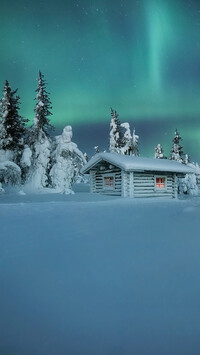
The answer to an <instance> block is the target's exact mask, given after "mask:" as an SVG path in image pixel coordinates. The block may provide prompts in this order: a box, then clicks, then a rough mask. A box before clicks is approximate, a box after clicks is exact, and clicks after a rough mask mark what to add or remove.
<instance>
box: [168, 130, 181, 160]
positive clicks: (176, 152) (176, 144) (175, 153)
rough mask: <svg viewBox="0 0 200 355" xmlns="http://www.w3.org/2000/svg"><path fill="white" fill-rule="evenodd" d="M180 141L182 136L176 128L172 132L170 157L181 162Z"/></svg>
mask: <svg viewBox="0 0 200 355" xmlns="http://www.w3.org/2000/svg"><path fill="white" fill-rule="evenodd" d="M180 141H182V138H181V136H180V135H179V133H178V131H177V129H176V130H175V133H174V138H173V145H172V150H171V154H170V159H171V160H175V161H178V162H180V163H183V150H182V148H183V147H182V146H181V145H180Z"/></svg>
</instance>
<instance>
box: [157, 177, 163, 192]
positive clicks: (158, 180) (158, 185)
mask: <svg viewBox="0 0 200 355" xmlns="http://www.w3.org/2000/svg"><path fill="white" fill-rule="evenodd" d="M156 187H157V188H160V189H164V188H165V178H164V177H160V178H158V177H157V178H156Z"/></svg>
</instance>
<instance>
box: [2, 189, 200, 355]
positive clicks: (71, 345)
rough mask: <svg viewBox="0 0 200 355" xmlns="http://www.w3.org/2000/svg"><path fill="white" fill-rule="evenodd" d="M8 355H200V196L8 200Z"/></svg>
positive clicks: (5, 214) (4, 234) (4, 227)
mask: <svg viewBox="0 0 200 355" xmlns="http://www.w3.org/2000/svg"><path fill="white" fill-rule="evenodd" d="M0 245H1V248H0V249H1V256H0V354H1V355H65V354H67V355H74V354H76V355H82V354H84V355H85V354H86V355H90V354H91V355H99V354H102V355H107V354H108V355H126V354H130V355H140V354H141V355H143V354H148V355H149V354H150V355H151V354H153V355H162V354H167V355H168V354H170V355H172V354H174V355H179V354H181V355H184V354H185V355H186V354H187V355H197V354H199V353H200V276H199V270H200V198H199V197H196V198H192V199H189V200H179V201H175V200H168V201H161V200H155V199H153V200H152V199H148V200H146V199H145V200H131V199H122V198H117V197H111V196H96V195H90V194H89V193H87V192H85V193H83V192H82V193H81V192H77V193H76V194H75V195H70V196H69V195H68V196H66V195H57V194H47V195H42V194H40V195H31V194H29V195H16V194H12V193H10V194H4V195H0Z"/></svg>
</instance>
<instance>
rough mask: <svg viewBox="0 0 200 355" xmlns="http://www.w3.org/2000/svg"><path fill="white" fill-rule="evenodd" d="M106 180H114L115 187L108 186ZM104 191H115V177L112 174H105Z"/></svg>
mask: <svg viewBox="0 0 200 355" xmlns="http://www.w3.org/2000/svg"><path fill="white" fill-rule="evenodd" d="M106 178H113V185H112V186H106V184H105V179H106ZM103 189H104V190H106V191H113V190H115V175H114V174H112V173H110V174H104V175H103Z"/></svg>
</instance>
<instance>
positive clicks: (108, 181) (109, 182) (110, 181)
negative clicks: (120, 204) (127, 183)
mask: <svg viewBox="0 0 200 355" xmlns="http://www.w3.org/2000/svg"><path fill="white" fill-rule="evenodd" d="M114 185H115V180H114V176H113V175H109V176H104V188H105V189H106V190H113V189H114Z"/></svg>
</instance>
